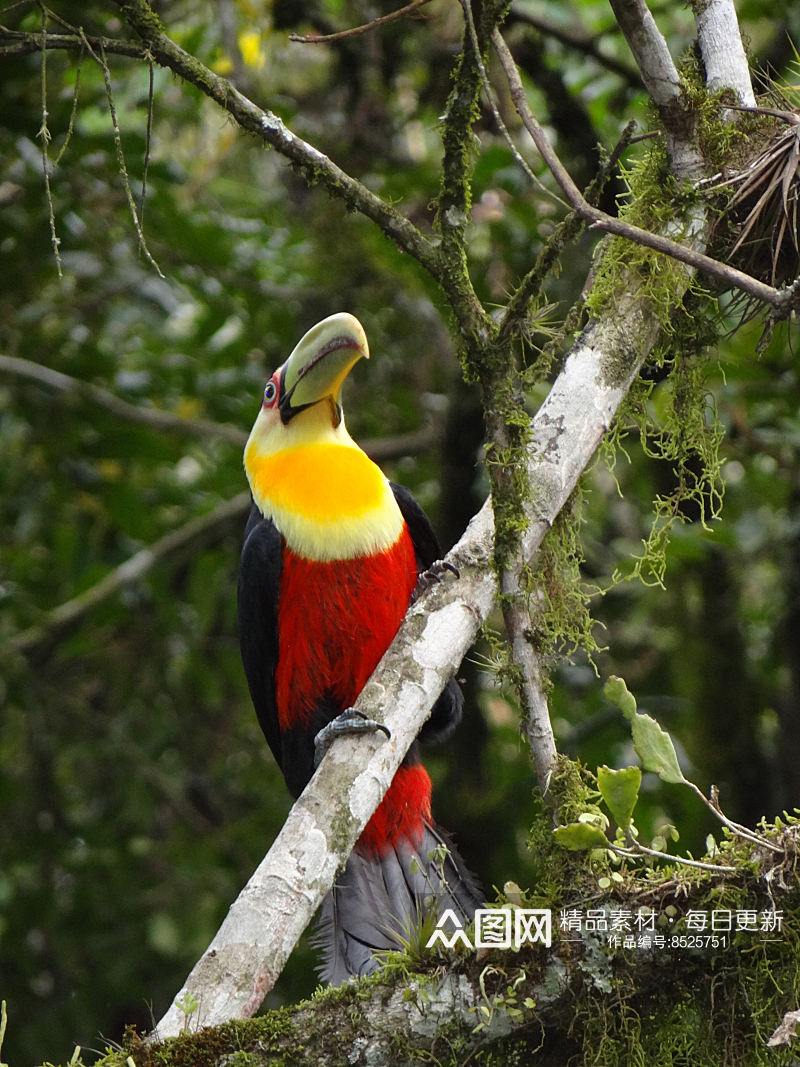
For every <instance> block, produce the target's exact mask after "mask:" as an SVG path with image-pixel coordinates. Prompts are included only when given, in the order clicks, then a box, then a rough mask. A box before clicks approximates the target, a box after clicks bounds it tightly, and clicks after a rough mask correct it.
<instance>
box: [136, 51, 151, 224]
mask: <svg viewBox="0 0 800 1067" xmlns="http://www.w3.org/2000/svg"><path fill="white" fill-rule="evenodd" d="M147 69H148V72H149V75H150V79H149V83H148V88H147V126H146V128H145V134H144V163H143V164H142V195H141V198H140V200H139V222H140V224H141V226H142V229H144V205H145V201H146V199H147V174H148V171H149V170H150V149H151V147H152V143H153V104H154V101H155V77H154V67H153V60H152V59H151V60H150V61H149V63H148V64H147Z"/></svg>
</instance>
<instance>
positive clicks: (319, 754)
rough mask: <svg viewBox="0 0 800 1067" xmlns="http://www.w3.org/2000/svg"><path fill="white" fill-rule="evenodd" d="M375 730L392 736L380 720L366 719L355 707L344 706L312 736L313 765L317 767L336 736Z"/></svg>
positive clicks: (373, 731)
mask: <svg viewBox="0 0 800 1067" xmlns="http://www.w3.org/2000/svg"><path fill="white" fill-rule="evenodd" d="M376 730H381V731H382V732H383V733H385V734H386V736H387V738H388V737H391V736H392V733H391V730H390V729H389V727H388V726H384V725H383V723H382V722H376V721H375V720H374V719H368V718H367V716H366V715H364V714H363V712H360V711H356V709H355V708H345V709H344V711H343V712H342V713H341V715H337V716H336V718H335V719H332V720H331V721H330V722H329V723H328V725H327V726H323V727H322V729H321V730H320V731H319V733H318V734H317V736H316V737H315V738H314V766H315V767H319V765H320V763H322V758H323V756H324V755H325V753H326V752H327V751H328V749H329V748H330V747H331V745H332V744H333V742H334V741H335V740H336V738H337V737H344V736H346V735H348V734H350V735H352V734H366V733H375V731H376Z"/></svg>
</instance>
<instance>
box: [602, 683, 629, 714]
mask: <svg viewBox="0 0 800 1067" xmlns="http://www.w3.org/2000/svg"><path fill="white" fill-rule="evenodd" d="M603 695H604V696H605V698H606V700H610V701H611V703H612V704H616V705H617V707H618V708H619V710H620V711H621V712H622V714H623V715H624V716H625V718H626V719H630V720H631V721H632V720H633V716H634V715H635V714H636V697H635V696H634V695H633V693H631V691H630V690H629V689H628V687H627V685H626V684H625V679H624V678H620V677H619V675H617V674H612V675H611V677H610V678H609V679H608V681H607V682H606V684H605V686H604V688H603Z"/></svg>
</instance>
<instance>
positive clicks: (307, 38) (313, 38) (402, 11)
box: [289, 0, 430, 44]
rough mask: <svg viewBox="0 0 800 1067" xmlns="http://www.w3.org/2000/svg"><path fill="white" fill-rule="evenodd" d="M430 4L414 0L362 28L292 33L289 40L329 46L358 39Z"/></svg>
mask: <svg viewBox="0 0 800 1067" xmlns="http://www.w3.org/2000/svg"><path fill="white" fill-rule="evenodd" d="M429 3H430V0H412V2H411V3H410V4H406V5H405V7H401V8H398V9H397V11H390V12H389V14H388V15H381V16H380V18H377V19H373V20H372V21H371V22H365V23H364V24H363V25H361V26H353V27H352V28H351V29H349V30H339V32H338V33H321V34H315V33H309V34H301V33H290V34H289V40H290V41H296V42H297V43H298V44H327V43H328V42H329V41H342V40H344V39H345V38H346V37H356V36H358V34H361V33H368V32H369V31H370V30H374V29H377V28H378V26H383V25H385V23H387V22H394V21H395V19H401V18H405V16H406V15H413V14H414V12H415V11H416V10H417V9H418V8H420V7H423V5H425V4H429Z"/></svg>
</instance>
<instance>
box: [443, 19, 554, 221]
mask: <svg viewBox="0 0 800 1067" xmlns="http://www.w3.org/2000/svg"><path fill="white" fill-rule="evenodd" d="M461 7H462V9H463V11H464V21H465V23H466V25H467V31H468V33H469V38H470V42H471V44H472V51H473V52H474V54H475V62H476V64H477V66H478V71H479V73H480V76H481V82H482V84H483V92H484V95H485V96H486V101H487V103H488V104H489V107H490V108H491V111H492V115H493V116H494V121H495V123H496V124H497V128H498V129H499V130H500V133H501V135H502V137H503V140H504V141H505V142H506V144H507V145H508V147H509V149H510V151H511V154H512V156H513V157H514V159H515V160H516V162H517V165H518V166H519V167H520V168H521V169H522V171H523V172H524V173H525V174H526V175H527V177H528V178H529V179H530V181H531V182H532V183H533V184H534V185H535V186H536V188H537V189H539V190H540V192H542V193H544V194H545V196H549V197H551V198H552V199H553V200H555V202H556V203H557V204H560V205H561V206H562V207H567V206H568V205H567V204H565V203H564V201H563V200H562V199H561V197H560V196H558V195H557V194H556V193H554V192H553V190H552V189H548V188H547V186H546V185H545V184H544V183H543V182H542V181H541V179H540V178H538V177H537V176H536V175H535V174H534V172H533V171H532V170H531V168H530V167H529V166H528V163H527V161H526V160H525V158H524V156H523V155H522V153H521V152H520V150H519V149H518V148H517V146H516V145H515V144H514V141H513V139H512V137H511V134H510V133H509V132H508V128H507V127H506V124H505V122H504V121H503V116H502V115H501V114H500V109H499V108H498V106H497V103H496V101H495V98H494V93H493V92H492V86H491V84H490V82H489V77H488V75H487V73H486V66H485V64H484V62H483V57H482V56H481V50H480V45H479V44H478V33H477V30H476V29H475V19H474V18H473V16H472V4H471V3H470V0H461Z"/></svg>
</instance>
